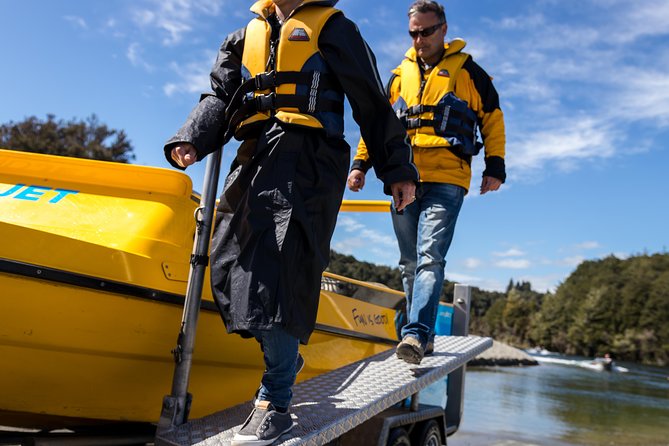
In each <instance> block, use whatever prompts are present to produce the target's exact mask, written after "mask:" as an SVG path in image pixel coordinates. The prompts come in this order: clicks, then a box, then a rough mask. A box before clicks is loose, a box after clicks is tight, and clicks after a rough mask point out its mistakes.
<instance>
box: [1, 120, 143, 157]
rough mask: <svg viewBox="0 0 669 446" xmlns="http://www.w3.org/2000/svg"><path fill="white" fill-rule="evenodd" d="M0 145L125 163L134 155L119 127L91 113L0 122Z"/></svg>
mask: <svg viewBox="0 0 669 446" xmlns="http://www.w3.org/2000/svg"><path fill="white" fill-rule="evenodd" d="M0 147H2V148H4V149H9V150H20V151H24V152H35V153H45V154H49V155H61V156H70V157H75V158H89V159H95V160H102V161H117V162H120V163H128V162H130V161H131V160H133V159H134V158H135V155H134V154H133V148H132V145H131V144H130V141H128V139H127V137H126V134H125V132H124V131H123V130H112V129H109V128H108V127H107V126H106V125H104V124H101V123H100V122H99V121H98V119H97V117H96V116H95V115H91V116H90V117H89V118H87V119H86V120H85V121H75V120H71V121H67V122H66V121H63V120H60V121H56V120H55V118H54V116H53V115H48V116H47V119H46V121H42V120H39V119H37V118H36V117H34V116H31V117H29V118H27V119H25V120H24V121H21V122H16V123H15V122H9V123H8V124H3V125H1V126H0Z"/></svg>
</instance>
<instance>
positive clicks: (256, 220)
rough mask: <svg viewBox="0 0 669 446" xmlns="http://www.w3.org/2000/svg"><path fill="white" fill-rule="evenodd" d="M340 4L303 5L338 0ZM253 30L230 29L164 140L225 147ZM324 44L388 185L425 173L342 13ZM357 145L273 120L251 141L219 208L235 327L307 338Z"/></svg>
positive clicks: (328, 27) (219, 291) (225, 299)
mask: <svg viewBox="0 0 669 446" xmlns="http://www.w3.org/2000/svg"><path fill="white" fill-rule="evenodd" d="M334 3H336V1H321V2H305V3H304V4H303V5H302V6H300V7H312V6H311V5H313V4H321V5H322V4H326V5H333V4H334ZM244 38H245V30H244V29H241V30H239V31H236V32H234V33H232V34H231V35H229V36H228V38H227V39H226V40H225V42H224V43H223V44H222V46H221V48H220V51H219V54H218V58H217V60H216V63H215V65H214V68H213V70H212V73H211V82H212V88H213V94H206V95H203V96H202V98H201V100H200V102H199V104H198V105H197V106H196V107H195V109H194V110H193V111H192V112H191V114H190V115H189V117H188V120H187V121H186V123H185V124H184V126H183V127H182V128H181V129H180V130H179V131H178V132H177V134H176V135H175V136H174V137H172V138H171V139H170V140H168V142H167V144H166V145H165V155H166V158H167V159H168V161H169V162H170V163H171V164H172V165H173V166H175V167H179V166H177V165H176V164H175V163H174V162H173V161H172V160H171V157H170V152H171V149H172V147H173V146H174V145H176V144H178V143H180V142H189V143H191V144H193V145H194V146H195V147H196V149H197V152H198V159H202V158H204V157H205V156H206V155H207V154H209V153H211V152H213V151H214V150H217V149H218V148H220V147H221V144H222V142H223V140H222V134H223V132H222V131H221V130H222V129H224V128H225V127H224V126H225V125H227V123H226V122H224V121H225V118H224V113H225V109H226V107H227V104H228V103H229V101H230V98H231V97H232V95H233V94H234V92H235V90H236V89H237V87H238V86H239V85H240V84H241V80H242V78H241V55H242V54H241V53H242V49H243V47H244ZM318 43H319V49H320V51H321V54H322V55H323V58H324V59H325V61H326V63H327V64H328V66H329V68H330V69H331V71H332V73H333V74H334V76H336V78H337V79H338V81H339V83H340V84H341V87H342V89H343V91H344V93H345V94H346V96H347V98H348V100H349V102H350V105H351V108H352V111H353V117H354V119H355V120H356V122H357V123H358V124H359V125H360V131H361V134H362V135H363V137H364V138H365V141H368V148H369V150H370V152H371V153H370V155H371V157H370V158H371V159H372V160H373V161H374V168H375V172H376V173H377V177H379V178H380V179H381V180H382V181H383V182H384V185H385V190H386V193H388V191H389V186H390V185H391V184H393V183H396V182H400V181H405V180H418V172H417V170H416V168H415V166H414V165H413V164H412V162H411V149H410V147H409V145H408V143H407V140H406V133H405V130H404V128H403V127H402V125H401V124H400V122H399V121H398V120H397V118H396V116H395V115H394V113H393V111H392V109H391V107H390V104H389V103H388V100H387V98H386V96H385V93H384V91H383V87H382V85H381V82H380V79H379V76H378V72H377V71H376V61H375V60H374V56H373V54H372V52H371V50H370V49H369V47H368V46H367V44H366V43H365V41H364V40H363V39H362V37H361V35H360V33H359V31H358V29H357V27H356V26H355V25H354V24H353V23H352V22H351V21H350V20H348V19H347V18H346V17H344V15H343V14H336V15H334V16H332V17H331V18H330V20H329V21H328V22H327V23H326V24H325V26H324V28H323V30H322V32H321V34H320V37H319V41H318ZM349 160H350V147H349V145H348V144H347V143H346V141H344V139H343V138H328V137H326V136H325V132H324V131H323V130H319V129H309V128H305V127H300V126H296V125H292V126H291V125H289V124H284V123H282V122H280V121H278V120H276V119H270V120H268V121H267V122H266V124H265V126H264V128H263V129H262V131H260V132H259V134H257V135H254V137H253V139H247V140H245V141H243V142H242V143H241V145H240V147H239V149H238V151H237V157H236V159H235V161H234V162H233V164H232V166H231V169H230V173H229V174H228V176H227V178H226V181H225V186H224V191H223V195H222V197H221V200H220V204H219V206H218V208H217V214H216V225H215V230H214V236H213V239H212V248H211V279H212V290H213V294H214V298H215V300H216V303H217V305H218V308H219V309H220V311H221V315H222V317H223V320H224V322H225V324H226V328H227V330H228V331H229V332H237V333H240V334H241V335H242V336H247V335H250V334H249V332H248V330H251V329H267V328H270V327H272V326H277V325H278V326H281V327H283V328H284V329H285V330H286V331H287V332H288V333H290V334H292V335H294V336H296V337H297V338H299V339H300V341H301V342H302V343H306V342H307V341H308V339H309V336H310V335H311V333H312V331H313V329H314V326H315V322H316V312H317V309H318V300H319V294H320V280H321V274H322V272H323V270H324V269H325V268H326V266H327V264H328V261H329V253H330V240H331V237H332V233H333V231H334V226H335V223H336V219H337V212H338V210H339V206H340V204H341V199H342V196H343V193H344V187H345V183H346V177H347V174H348V166H349Z"/></svg>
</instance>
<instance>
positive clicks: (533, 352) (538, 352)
mask: <svg viewBox="0 0 669 446" xmlns="http://www.w3.org/2000/svg"><path fill="white" fill-rule="evenodd" d="M525 352H526V353H527V354H529V355H541V356H546V355H553V354H555V353H554V352H551V351H548V350H546V349H545V348H543V347H533V348H528V349H527V350H525Z"/></svg>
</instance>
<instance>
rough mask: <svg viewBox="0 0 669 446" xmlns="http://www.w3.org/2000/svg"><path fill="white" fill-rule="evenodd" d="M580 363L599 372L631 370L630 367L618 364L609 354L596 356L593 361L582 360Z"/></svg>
mask: <svg viewBox="0 0 669 446" xmlns="http://www.w3.org/2000/svg"><path fill="white" fill-rule="evenodd" d="M578 365H579V366H581V367H583V368H586V369H591V370H596V371H598V372H622V373H625V372H628V371H629V369H627V368H625V367H620V366H617V365H616V363H615V362H614V361H613V359H611V357H610V356H608V354H607V355H606V356H604V357H603V358H595V359H593V360H591V361H580V362H579V363H578Z"/></svg>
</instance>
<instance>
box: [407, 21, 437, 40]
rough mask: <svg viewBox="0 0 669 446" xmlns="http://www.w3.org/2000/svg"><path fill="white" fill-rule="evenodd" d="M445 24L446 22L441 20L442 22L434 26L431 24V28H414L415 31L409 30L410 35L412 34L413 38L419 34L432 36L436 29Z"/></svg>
mask: <svg viewBox="0 0 669 446" xmlns="http://www.w3.org/2000/svg"><path fill="white" fill-rule="evenodd" d="M443 24H444V22H441V23H437V24H436V25H434V26H430V27H429V28H425V29H421V30H413V31H411V30H409V35H410V36H411V38H412V39H415V38H416V37H418V36H421V37H428V36H431V35H432V34H434V32H435V31H436V30H438V29H439V28H440V27H441V25H443Z"/></svg>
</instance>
